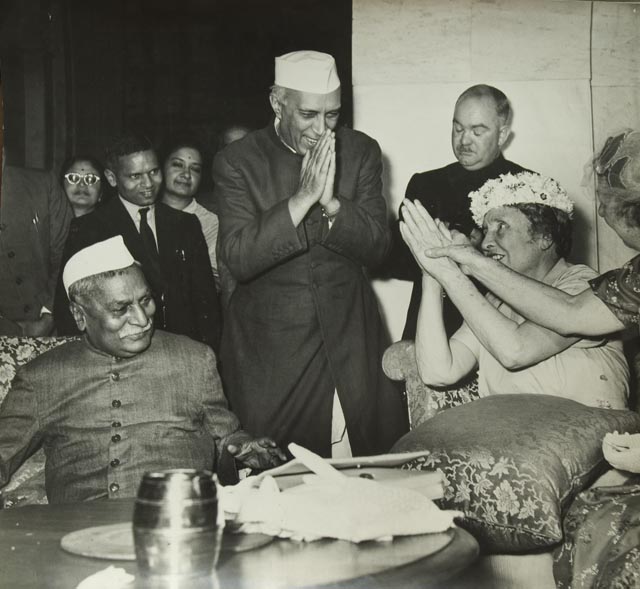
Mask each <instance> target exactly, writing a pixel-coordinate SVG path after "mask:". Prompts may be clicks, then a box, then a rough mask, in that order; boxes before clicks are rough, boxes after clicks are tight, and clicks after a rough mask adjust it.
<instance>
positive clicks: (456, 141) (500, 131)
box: [451, 84, 511, 171]
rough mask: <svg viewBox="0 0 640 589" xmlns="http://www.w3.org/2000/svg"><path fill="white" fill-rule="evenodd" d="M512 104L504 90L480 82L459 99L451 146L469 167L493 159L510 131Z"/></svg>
mask: <svg viewBox="0 0 640 589" xmlns="http://www.w3.org/2000/svg"><path fill="white" fill-rule="evenodd" d="M510 119H511V107H510V105H509V100H508V99H507V97H506V96H505V95H504V93H503V92H501V91H500V90H498V89H497V88H494V87H493V86H487V85H486V84H478V85H476V86H471V87H470V88H467V89H466V90H465V91H464V92H463V93H462V94H461V95H460V96H459V98H458V100H457V101H456V106H455V111H454V113H453V125H452V129H451V146H452V148H453V152H454V154H455V156H456V158H457V159H458V161H459V162H460V164H461V165H462V166H463V167H464V168H465V169H467V170H470V171H473V170H481V169H482V168H486V167H487V166H488V165H490V164H491V163H493V162H494V161H495V160H496V159H497V158H498V157H499V156H500V153H501V150H502V147H503V146H504V144H505V143H506V142H507V139H508V138H509V135H510V132H511V131H510V127H509V123H510Z"/></svg>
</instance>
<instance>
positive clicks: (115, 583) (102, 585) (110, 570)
mask: <svg viewBox="0 0 640 589" xmlns="http://www.w3.org/2000/svg"><path fill="white" fill-rule="evenodd" d="M135 579H136V578H135V577H134V576H133V575H130V574H129V573H127V571H125V570H124V569H122V568H119V567H114V566H113V565H111V566H108V567H107V568H106V569H103V570H101V571H98V572H97V573H94V574H93V575H89V576H88V577H87V578H86V579H84V580H83V581H80V583H78V585H77V587H76V589H119V588H120V587H126V586H127V585H130V584H131V583H133V582H134V581H135Z"/></svg>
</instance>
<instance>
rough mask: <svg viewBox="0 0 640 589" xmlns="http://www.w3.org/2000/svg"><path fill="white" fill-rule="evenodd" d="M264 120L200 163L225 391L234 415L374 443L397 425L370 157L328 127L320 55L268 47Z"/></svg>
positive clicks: (398, 404)
mask: <svg viewBox="0 0 640 589" xmlns="http://www.w3.org/2000/svg"><path fill="white" fill-rule="evenodd" d="M270 102H271V107H272V109H273V111H274V114H275V118H274V120H273V121H272V122H271V123H270V124H269V125H268V126H267V127H266V128H264V129H261V130H259V131H255V132H253V133H250V134H249V135H247V136H246V137H245V138H243V139H242V140H240V141H236V142H234V143H232V144H230V145H229V146H228V147H227V148H226V149H225V150H223V151H222V152H220V153H219V154H218V155H217V156H216V159H215V161H214V172H213V173H214V182H215V190H216V198H217V200H218V203H219V213H220V215H219V216H220V238H219V239H220V240H219V255H220V257H221V259H222V260H223V262H224V263H225V264H226V266H227V267H228V269H229V270H230V272H231V275H232V276H233V279H234V284H233V285H231V286H229V285H224V284H223V286H222V287H223V289H225V288H227V289H230V288H233V289H234V290H233V294H232V296H231V299H230V302H229V307H228V310H227V316H226V317H225V322H224V329H223V336H222V337H223V341H222V347H221V360H222V372H223V380H224V382H225V387H226V393H227V396H228V397H229V400H230V403H231V406H232V407H233V410H234V411H235V412H236V413H237V414H238V415H239V417H240V420H241V422H242V423H243V426H244V427H245V428H246V430H247V431H249V432H251V433H252V434H254V435H258V434H261V435H262V434H264V435H266V434H267V432H268V435H270V436H272V437H273V438H274V439H275V440H277V442H278V443H280V444H282V445H283V446H286V445H287V444H288V443H289V442H296V443H297V444H300V445H302V446H305V447H307V448H309V449H310V450H313V451H315V452H317V453H319V454H320V455H322V456H345V455H351V454H353V455H366V454H375V453H380V452H386V451H388V450H389V448H390V447H391V445H392V444H393V443H394V442H395V441H396V440H397V439H398V438H399V437H400V436H401V435H402V434H403V433H404V432H405V431H407V429H408V422H407V416H406V410H405V408H404V403H403V401H402V399H401V397H400V395H399V394H398V392H397V389H396V388H395V386H394V385H393V383H392V382H391V381H389V380H388V379H387V377H386V376H385V375H384V373H383V372H382V367H381V358H382V354H383V352H384V349H385V347H386V346H387V344H388V342H387V341H386V338H385V333H384V329H383V326H382V321H381V319H380V315H379V311H378V306H377V301H376V299H375V295H374V293H373V291H372V289H371V286H370V284H369V280H368V278H367V276H366V269H367V268H369V267H372V266H374V265H376V264H378V263H380V261H381V260H382V259H383V258H384V256H385V254H386V251H387V248H388V246H389V231H388V227H387V218H386V203H385V200H384V197H383V195H382V180H381V174H382V161H381V154H380V148H379V146H378V144H377V143H376V142H375V141H374V140H373V139H371V138H370V137H368V136H367V135H365V134H363V133H360V132H358V131H353V130H351V129H346V128H338V126H337V125H338V118H339V114H340V80H339V79H338V74H337V70H336V66H335V61H334V59H333V57H331V56H330V55H327V54H325V53H319V52H316V51H296V52H293V53H288V54H286V55H283V56H281V57H278V58H276V63H275V84H274V86H273V87H272V89H271V95H270Z"/></svg>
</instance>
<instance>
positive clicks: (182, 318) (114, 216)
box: [55, 197, 222, 351]
mask: <svg viewBox="0 0 640 589" xmlns="http://www.w3.org/2000/svg"><path fill="white" fill-rule="evenodd" d="M155 214H156V232H157V240H158V251H159V255H160V269H159V271H156V270H154V267H153V264H152V263H151V262H150V260H149V259H148V255H147V253H146V252H145V249H144V246H143V243H142V239H141V237H140V234H139V233H138V230H137V229H136V226H135V224H134V222H133V220H132V219H131V216H130V215H129V213H128V212H127V210H126V209H125V208H124V205H123V204H122V203H121V202H120V199H119V198H117V197H116V198H113V199H111V200H110V201H109V202H107V203H106V204H105V205H104V206H103V207H101V208H99V209H97V210H95V211H94V212H92V213H89V214H88V215H84V216H82V217H77V218H75V219H74V220H73V221H72V223H71V229H70V230H69V238H68V239H67V243H66V245H65V248H64V255H63V264H62V266H61V268H64V264H65V263H66V262H67V260H68V259H69V258H70V257H71V256H72V255H73V254H75V253H76V252H78V251H79V250H81V249H83V248H85V247H87V246H89V245H92V244H94V243H97V242H99V241H103V240H105V239H109V238H110V237H114V236H115V235H122V237H123V238H124V242H125V244H126V246H127V247H128V248H129V251H130V252H131V255H132V256H133V257H134V258H135V259H136V260H138V261H139V262H140V263H141V264H142V270H143V271H144V275H145V277H146V278H147V281H148V282H149V285H150V287H151V289H152V290H153V293H154V298H155V301H156V315H155V324H156V326H157V327H158V328H160V329H165V330H166V331H170V332H172V333H178V334H182V335H188V336H189V337H191V338H193V339H195V340H197V341H201V342H203V343H205V344H208V345H209V346H211V347H212V348H213V349H214V350H216V351H217V350H218V347H219V343H220V331H221V320H222V318H221V311H220V303H219V300H218V294H217V291H216V287H215V282H214V279H213V274H212V272H211V263H210V261H209V253H208V250H207V243H206V241H205V239H204V235H203V234H202V229H201V227H200V222H199V221H198V219H197V217H196V216H195V215H190V214H188V213H183V212H182V211H178V210H175V209H172V208H171V207H169V206H167V205H165V204H163V203H157V204H156V205H155ZM68 306H69V302H68V298H67V294H66V292H65V290H64V286H63V284H62V272H60V279H59V281H58V288H57V291H56V302H55V316H56V325H57V327H58V333H59V334H61V335H67V334H76V333H78V331H77V328H76V325H75V322H74V320H73V317H72V316H71V313H70V312H69V310H68Z"/></svg>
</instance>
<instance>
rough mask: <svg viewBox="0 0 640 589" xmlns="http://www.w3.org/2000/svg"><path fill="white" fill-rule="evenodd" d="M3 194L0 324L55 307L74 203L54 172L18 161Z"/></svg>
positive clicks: (5, 174)
mask: <svg viewBox="0 0 640 589" xmlns="http://www.w3.org/2000/svg"><path fill="white" fill-rule="evenodd" d="M0 199H1V203H2V208H0V323H1V322H2V318H3V317H4V318H6V319H8V320H9V321H20V320H35V319H38V318H39V317H40V311H41V310H42V307H46V308H47V309H48V310H49V311H51V312H53V295H54V292H55V286H56V280H57V279H58V272H59V270H60V260H61V258H62V249H63V247H64V241H65V239H66V237H67V231H68V230H69V223H70V222H71V217H72V216H73V215H72V213H71V208H70V207H69V206H68V204H67V199H66V198H65V196H64V194H63V192H62V188H61V187H60V186H59V185H58V184H57V183H56V182H55V179H54V178H53V176H52V175H51V174H48V173H46V172H42V171H40V170H31V169H25V168H17V167H13V166H5V167H4V170H3V171H2V192H1V194H0ZM0 329H1V328H0Z"/></svg>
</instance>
